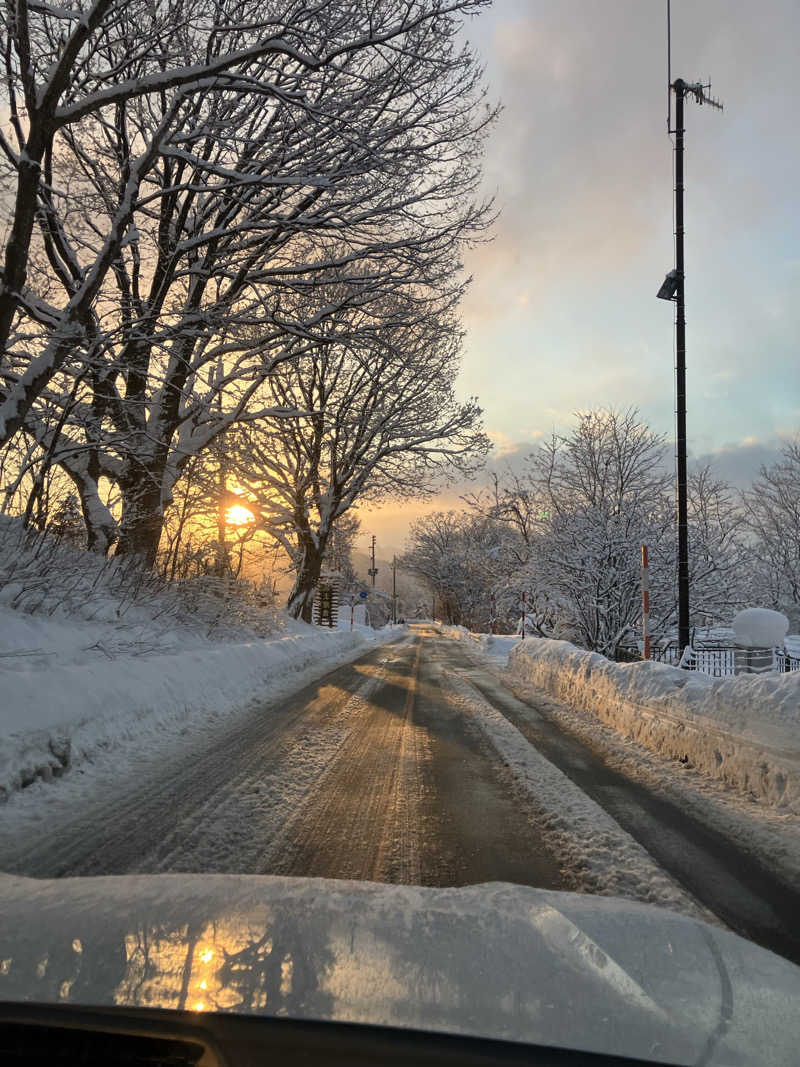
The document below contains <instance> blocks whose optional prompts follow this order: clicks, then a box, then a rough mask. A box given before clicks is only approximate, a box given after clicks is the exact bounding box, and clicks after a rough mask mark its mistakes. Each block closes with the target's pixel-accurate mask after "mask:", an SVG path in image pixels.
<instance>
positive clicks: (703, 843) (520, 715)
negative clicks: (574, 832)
mask: <svg viewBox="0 0 800 1067" xmlns="http://www.w3.org/2000/svg"><path fill="white" fill-rule="evenodd" d="M448 673H457V674H461V675H462V676H464V677H465V678H467V679H468V681H469V682H470V684H471V685H472V686H474V687H475V688H476V689H477V690H478V691H479V692H480V693H481V695H482V696H483V697H484V698H485V699H486V700H487V701H488V702H489V703H490V704H491V705H492V706H493V707H495V708H496V709H498V710H499V711H500V712H502V714H503V715H504V716H505V717H506V718H507V719H508V720H509V721H510V722H512V723H513V724H514V725H515V726H516V727H517V728H518V729H519V730H520V731H521V732H522V733H523V734H524V735H525V737H526V738H527V739H528V740H529V741H530V743H531V744H533V745H534V746H535V747H536V748H537V749H538V750H539V751H540V752H541V753H542V754H543V755H544V756H545V757H546V758H547V759H548V760H550V761H551V762H552V763H554V764H555V765H556V766H557V767H559V768H560V769H561V770H562V771H563V772H564V773H565V774H566V775H567V776H568V777H569V778H571V779H572V781H573V782H575V783H576V784H577V785H578V786H579V787H580V789H582V790H583V791H584V792H585V793H587V794H588V795H589V796H591V797H592V798H593V799H594V800H595V801H596V802H597V803H599V804H600V805H601V807H603V808H605V809H606V811H608V812H609V813H610V814H611V815H612V816H613V817H614V818H615V819H616V820H617V821H618V822H619V824H620V825H621V826H622V827H623V828H624V829H625V830H627V831H628V833H630V834H631V835H632V836H633V837H634V838H635V839H636V840H637V841H638V842H639V843H640V844H642V845H643V846H644V847H645V848H646V849H647V850H648V852H649V853H650V854H651V856H653V857H654V858H655V860H656V861H657V862H658V864H660V865H661V867H662V868H663V869H664V870H666V871H667V872H669V873H670V874H671V875H672V876H673V877H674V878H675V879H676V880H677V881H678V882H679V883H681V885H682V886H684V887H685V888H687V889H688V890H689V891H690V892H691V893H692V894H693V895H694V897H695V898H696V899H697V900H699V901H700V902H701V903H703V904H704V905H705V906H706V907H708V908H709V909H710V910H711V911H712V912H714V913H715V914H717V915H718V916H719V917H720V918H721V919H723V921H724V922H725V923H727V924H728V925H729V926H731V928H733V929H734V930H736V931H737V932H740V933H742V934H744V935H745V936H748V937H750V938H752V939H753V940H755V941H757V942H759V943H760V944H762V945H765V946H766V947H768V948H772V949H773V950H774V951H777V952H780V953H781V954H783V955H786V956H788V957H789V958H791V959H794V960H795V962H800V924H798V922H797V916H798V915H800V891H798V889H797V887H792V886H788V885H785V884H783V883H782V882H781V881H780V880H779V878H778V877H776V876H775V875H774V874H773V873H771V872H770V871H768V870H765V869H764V868H762V867H761V866H760V865H759V863H758V862H757V860H756V859H754V858H753V857H752V856H750V855H748V854H747V853H745V852H743V851H742V850H741V849H740V848H738V847H737V846H736V845H735V844H734V843H732V842H730V841H728V840H727V839H725V838H723V837H722V836H721V835H720V834H719V833H718V832H717V831H714V830H712V829H711V828H709V827H708V826H705V825H703V824H702V823H700V822H699V821H698V819H697V817H696V816H693V815H691V814H690V813H687V812H685V811H683V810H681V808H680V807H679V806H678V805H677V804H676V803H674V802H672V801H670V800H669V799H667V798H665V797H663V796H656V795H655V794H653V793H651V792H648V790H647V789H645V788H644V787H643V786H642V785H641V784H639V783H637V782H634V781H632V780H630V779H628V778H626V777H625V776H623V775H622V774H620V773H619V772H617V771H615V770H613V769H611V768H610V767H608V766H607V765H606V764H605V763H604V762H603V760H602V758H601V757H600V756H598V755H597V754H596V753H594V752H592V751H591V749H589V748H588V747H587V746H585V745H583V744H582V743H580V742H579V741H577V740H575V739H574V738H572V737H569V736H567V735H565V734H564V733H563V732H562V731H561V730H560V729H559V728H558V727H557V726H556V725H555V724H554V723H553V721H552V720H550V719H549V718H548V717H547V713H546V711H545V710H543V709H542V708H539V707H537V706H536V704H535V702H534V701H532V700H531V699H530V698H528V699H527V700H523V699H521V698H520V697H518V696H516V695H514V693H512V692H511V691H510V690H509V689H508V688H506V686H505V685H504V684H503V683H502V682H500V681H499V680H498V678H497V677H496V676H495V675H494V674H492V673H491V672H490V671H489V670H487V669H485V668H483V667H480V666H478V665H476V663H475V662H474V661H473V659H472V658H470V656H469V655H468V654H467V652H466V651H465V650H464V649H463V648H462V647H461V645H460V644H459V643H457V642H453V641H451V640H447V639H444V638H442V637H440V636H438V635H437V634H436V633H435V631H433V630H432V629H431V628H427V627H424V626H417V627H414V628H413V629H412V631H411V633H410V634H409V635H408V636H406V637H404V638H402V639H401V640H399V641H397V642H395V643H393V644H391V645H387V646H382V647H380V648H377V649H373V650H372V651H370V652H368V653H367V654H366V655H364V656H362V657H361V658H360V659H358V660H356V661H354V662H353V663H350V664H348V665H346V666H344V667H340V668H338V669H337V670H335V671H333V672H331V673H330V674H328V675H326V676H325V677H324V678H322V679H320V680H319V681H318V682H316V683H314V684H313V685H310V686H307V687H306V688H304V689H303V690H302V691H300V692H298V693H296V694H295V695H294V696H293V697H292V698H290V699H288V700H284V701H283V702H281V704H280V706H271V705H263V706H261V707H254V708H252V709H249V710H248V711H247V713H246V714H243V715H240V716H239V717H238V718H236V719H235V721H232V722H231V723H230V724H229V725H228V726H227V727H225V728H224V729H220V730H218V731H217V732H216V733H214V734H212V735H209V737H208V738H207V739H206V741H205V742H204V744H203V745H196V746H195V747H194V748H191V747H189V748H184V749H182V750H180V756H179V757H173V758H170V760H169V761H168V764H167V765H166V766H165V765H164V761H163V760H162V761H161V762H160V763H158V762H155V761H154V762H153V763H152V766H151V768H150V770H149V772H148V773H146V774H141V773H140V774H138V775H136V776H131V777H130V778H129V779H128V780H125V781H121V780H117V781H115V782H113V783H109V782H98V785H97V787H96V789H95V792H94V795H92V796H90V797H89V798H88V799H86V801H85V803H82V804H81V805H80V806H79V807H76V808H75V810H74V811H72V812H71V813H70V814H69V816H68V817H59V818H58V819H56V820H54V821H53V823H52V825H50V826H49V827H45V828H43V829H41V828H40V830H39V831H38V832H37V833H36V834H35V836H34V835H30V834H28V835H27V836H26V837H25V838H19V837H18V838H11V839H9V838H8V836H7V835H6V836H5V837H3V836H2V834H0V848H1V849H2V859H1V860H0V868H2V869H3V870H6V871H10V872H16V873H20V874H26V875H32V876H37V877H60V876H66V875H89V874H123V873H133V872H137V873H150V872H165V871H222V872H238V873H256V874H267V873H269V874H286V875H307V876H316V877H330V878H352V879H366V880H371V881H381V882H396V883H409V884H419V885H434V886H435V885H469V884H474V883H478V882H486V881H509V882H516V883H518V884H523V885H533V886H539V887H543V888H552V889H559V888H570V887H571V882H570V879H569V876H568V874H567V873H565V872H564V871H563V870H562V866H563V865H562V862H561V859H560V858H559V856H557V855H554V854H552V853H551V852H550V851H549V850H548V847H547V846H546V844H545V842H544V840H543V838H542V835H541V833H540V831H539V829H538V828H537V827H538V823H537V812H536V810H535V806H534V807H532V806H530V804H531V802H530V801H528V800H526V798H525V797H524V796H523V795H522V793H521V792H520V790H519V789H516V788H515V787H514V783H513V781H512V779H511V775H510V772H509V770H508V768H506V767H505V766H504V764H503V762H502V760H500V759H499V757H498V756H497V754H496V752H495V750H494V749H493V748H492V747H491V745H490V743H489V742H488V740H487V739H486V737H485V736H484V735H483V734H482V733H481V732H480V730H479V729H478V728H477V727H476V726H475V724H474V723H471V722H470V721H468V720H466V719H465V717H464V716H463V714H462V713H461V712H459V711H458V710H457V708H455V707H454V706H453V705H452V703H449V702H448V701H447V700H445V699H444V695H443V692H442V678H443V676H446V675H447V674H448Z"/></svg>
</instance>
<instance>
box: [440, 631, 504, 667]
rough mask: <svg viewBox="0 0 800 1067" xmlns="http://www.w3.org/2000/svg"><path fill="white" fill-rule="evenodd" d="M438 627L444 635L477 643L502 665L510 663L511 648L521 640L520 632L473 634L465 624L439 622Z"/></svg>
mask: <svg viewBox="0 0 800 1067" xmlns="http://www.w3.org/2000/svg"><path fill="white" fill-rule="evenodd" d="M438 628H439V632H440V633H441V634H442V635H443V636H444V637H449V638H451V640H453V641H469V642H470V643H471V644H472V645H476V646H477V647H478V648H479V649H480V651H481V652H482V653H483V654H484V655H485V656H488V658H489V659H491V660H494V661H495V662H496V663H498V664H501V665H502V666H505V665H506V663H508V657H509V654H510V652H511V649H512V648H515V647H516V646H517V645H518V644H519V642H520V640H521V639H520V637H519V635H518V634H473V633H471V632H470V631H469V630H467V629H466V628H465V627H464V626H446V625H444V624H439V627H438Z"/></svg>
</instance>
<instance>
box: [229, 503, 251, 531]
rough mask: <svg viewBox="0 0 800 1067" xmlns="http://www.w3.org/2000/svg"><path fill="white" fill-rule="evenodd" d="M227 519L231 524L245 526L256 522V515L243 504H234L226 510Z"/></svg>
mask: <svg viewBox="0 0 800 1067" xmlns="http://www.w3.org/2000/svg"><path fill="white" fill-rule="evenodd" d="M225 521H226V522H227V524H228V525H229V526H245V525H247V524H248V523H251V522H255V515H253V513H252V511H251V510H250V509H249V508H246V507H244V505H243V504H234V505H233V507H230V508H228V510H227V511H226V512H225Z"/></svg>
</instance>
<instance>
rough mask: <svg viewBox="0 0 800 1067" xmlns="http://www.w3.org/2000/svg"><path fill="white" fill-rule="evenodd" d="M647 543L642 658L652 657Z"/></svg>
mask: <svg viewBox="0 0 800 1067" xmlns="http://www.w3.org/2000/svg"><path fill="white" fill-rule="evenodd" d="M648 568H649V561H648V553H647V545H642V659H650V627H649V625H648V624H649V622H650V574H649V569H648Z"/></svg>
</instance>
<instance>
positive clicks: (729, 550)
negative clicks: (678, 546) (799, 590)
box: [661, 465, 753, 626]
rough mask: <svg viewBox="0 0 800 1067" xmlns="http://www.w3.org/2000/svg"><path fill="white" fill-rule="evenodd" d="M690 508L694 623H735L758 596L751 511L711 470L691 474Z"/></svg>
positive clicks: (698, 624)
mask: <svg viewBox="0 0 800 1067" xmlns="http://www.w3.org/2000/svg"><path fill="white" fill-rule="evenodd" d="M688 505H689V509H688V516H689V547H690V551H689V586H690V591H691V597H690V610H691V618H692V622H693V624H694V625H697V626H702V625H705V624H708V623H712V624H719V623H721V622H729V621H730V620H731V619H732V618H733V616H734V615H735V614H736V612H737V611H739V610H741V608H743V607H747V606H748V603H750V601H751V597H752V595H753V568H752V546H751V545H749V544H748V538H747V531H746V513H745V510H744V508H743V507H742V503H741V500H740V499H739V497H738V494H737V493H736V492H735V490H734V489H733V488H732V487H731V486H730V485H728V484H727V482H724V481H723V480H722V479H720V478H718V477H717V476H716V475H715V474H714V472H713V470H712V468H711V467H710V466H709V465H704V466H702V467H700V468H699V469H697V470H694V471H692V472H691V473H690V474H689V485H688ZM662 584H663V583H662ZM661 595H666V591H664V593H662V594H661Z"/></svg>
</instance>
